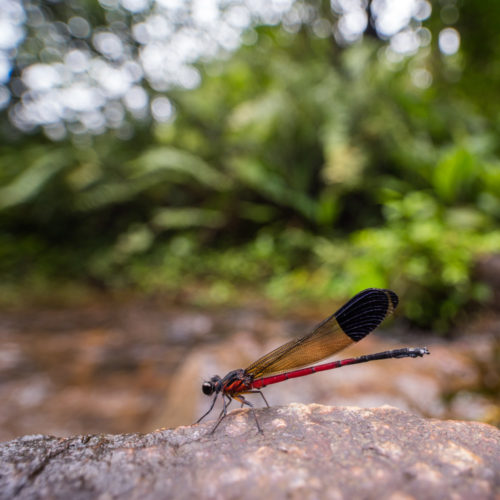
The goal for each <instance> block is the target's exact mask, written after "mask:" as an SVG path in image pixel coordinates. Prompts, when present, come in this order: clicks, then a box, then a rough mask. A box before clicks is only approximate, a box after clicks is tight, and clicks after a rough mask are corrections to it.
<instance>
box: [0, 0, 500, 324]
mask: <svg viewBox="0 0 500 500" xmlns="http://www.w3.org/2000/svg"><path fill="white" fill-rule="evenodd" d="M466 6H467V8H470V6H469V4H467V3H466ZM461 19H462V18H461ZM435 22H436V20H435V18H432V19H431V20H430V24H432V23H435ZM461 22H463V23H466V21H465V20H464V21H461ZM465 28H466V26H465V27H464V29H465ZM256 32H257V35H258V40H257V42H256V44H255V45H252V46H243V47H242V48H241V49H240V50H239V51H238V52H237V53H236V54H234V55H233V56H231V57H227V58H225V59H223V60H218V61H215V62H211V63H205V64H203V65H202V64H200V65H199V69H200V71H201V72H202V74H203V81H202V84H201V85H200V86H199V88H196V89H193V90H189V91H182V90H172V91H170V94H169V98H170V99H171V100H172V102H173V103H174V105H175V109H176V119H175V121H173V122H171V123H165V124H160V125H155V126H152V127H151V130H149V129H147V128H145V127H142V126H140V125H139V124H137V125H136V128H135V129H134V133H133V135H132V137H131V138H130V139H129V140H127V141H124V140H120V139H117V138H116V136H115V135H114V134H112V133H107V134H104V135H102V136H99V137H94V138H92V139H90V138H89V137H76V138H73V143H71V142H70V141H69V140H68V141H62V142H60V143H58V144H52V143H48V142H47V141H45V140H43V139H42V138H40V137H38V136H36V135H33V136H31V137H23V138H22V140H20V141H19V144H18V145H14V146H9V147H6V146H5V147H3V148H2V149H1V150H0V164H1V166H2V167H1V169H0V228H1V235H0V273H1V275H2V277H3V280H2V281H3V285H2V286H5V285H6V284H8V283H21V284H22V283H25V284H26V285H27V286H29V285H30V283H33V282H34V281H37V280H38V282H48V283H51V282H52V281H51V280H55V281H56V282H57V280H77V281H78V280H80V281H91V282H92V283H98V284H100V285H102V286H105V287H125V286H134V287H140V288H142V289H146V290H158V289H166V290H172V291H178V290H182V289H193V288H196V287H197V286H198V284H200V283H202V284H204V285H203V287H201V290H207V289H208V290H209V291H208V294H207V297H208V300H211V301H215V302H223V301H228V300H231V298H233V297H234V296H235V295H237V293H238V292H237V290H238V289H239V287H247V288H252V289H253V290H255V291H257V292H258V293H259V294H262V295H264V296H265V297H270V298H272V299H274V300H276V301H278V302H280V303H285V304H289V305H290V304H295V303H296V302H297V301H299V300H314V301H327V300H334V299H335V300H336V299H341V298H345V297H346V296H348V295H350V294H353V293H355V292H356V291H358V290H359V289H361V288H364V287H370V286H390V287H393V288H394V289H395V290H397V291H398V293H399V294H401V295H402V296H403V299H404V300H403V302H402V304H403V308H404V311H403V314H404V315H405V316H406V317H407V318H409V320H410V321H412V322H414V323H416V324H419V325H421V326H424V327H435V328H438V329H441V330H446V329H447V328H449V326H450V325H451V324H452V323H453V321H454V320H456V319H457V317H458V315H459V314H460V312H461V311H463V310H464V308H465V307H467V306H468V305H469V304H471V303H474V302H481V301H484V300H485V299H486V298H487V290H485V289H484V287H483V286H482V285H481V284H480V283H477V282H476V281H475V280H474V277H473V274H472V268H473V266H474V262H475V260H476V259H477V257H478V256H479V255H481V254H483V253H492V252H498V250H499V249H500V232H499V229H498V227H499V225H498V220H499V218H500V197H499V193H500V163H499V161H498V155H499V146H498V144H500V141H498V135H499V130H498V119H497V118H496V117H497V116H498V112H500V110H499V109H497V108H498V106H499V105H498V103H497V101H496V100H495V101H493V100H491V101H490V103H489V107H487V106H485V104H484V96H485V94H486V95H496V92H497V89H498V83H499V82H498V80H499V79H500V73H499V74H498V75H497V76H496V77H492V78H491V79H490V78H489V79H488V81H482V82H481V86H479V85H474V84H473V82H476V83H477V80H476V78H477V77H476V76H474V75H473V76H470V75H468V74H466V73H464V75H463V78H462V79H457V78H456V73H453V71H455V70H454V69H453V68H455V69H456V67H457V65H458V67H459V66H460V61H457V60H455V62H453V61H451V60H442V59H440V57H441V56H440V55H439V53H437V52H436V49H435V47H434V48H433V47H431V48H429V49H427V50H424V51H420V52H419V53H417V54H415V55H414V56H413V57H407V58H405V59H403V58H402V59H401V61H400V62H397V61H396V62H395V61H390V60H389V59H387V58H385V56H384V51H385V50H386V48H385V46H384V45H382V43H381V42H380V41H374V40H364V41H363V42H360V43H358V44H355V45H353V46H351V47H348V48H342V49H341V48H339V47H337V46H334V45H332V41H331V40H330V39H323V38H316V37H314V36H312V35H311V34H310V33H309V32H308V31H307V30H306V29H303V30H301V31H299V32H298V33H295V34H292V33H290V32H287V31H285V30H283V29H282V28H281V27H280V26H274V27H259V28H257V30H256ZM466 32H468V31H467V30H466V29H465V31H464V33H466ZM471 43H472V42H471V41H470V40H467V39H464V40H463V48H462V52H463V54H464V56H463V57H464V58H465V59H467V57H468V55H469V53H468V52H467V50H468V47H470V46H471V45H470V44H471ZM476 49H477V48H476V47H475V46H474V47H473V51H475V50H476ZM471 50H472V49H471ZM495 50H497V49H495ZM424 69H425V70H426V71H432V76H433V78H434V84H433V85H431V86H429V87H428V88H421V87H419V86H417V85H415V84H414V83H413V81H412V78H411V75H412V74H414V72H415V71H420V70H424ZM452 69H453V71H452ZM495 74H496V73H495ZM450 75H451V76H450ZM453 75H455V76H453ZM483 80H484V79H483ZM450 81H452V83H450ZM471 82H472V83H471ZM485 87H486V88H485ZM492 89H493V90H494V91H493V90H492ZM44 280H45V281H44Z"/></svg>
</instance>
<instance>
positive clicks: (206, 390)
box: [201, 382, 214, 396]
mask: <svg viewBox="0 0 500 500" xmlns="http://www.w3.org/2000/svg"><path fill="white" fill-rule="evenodd" d="M201 390H202V391H203V394H206V395H207V396H210V395H211V394H213V392H214V385H213V384H212V382H203V385H202V386H201Z"/></svg>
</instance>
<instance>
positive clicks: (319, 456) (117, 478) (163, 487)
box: [0, 404, 500, 500]
mask: <svg viewBox="0 0 500 500" xmlns="http://www.w3.org/2000/svg"><path fill="white" fill-rule="evenodd" d="M257 415H258V418H259V421H260V423H261V425H262V426H263V428H264V434H259V433H258V432H257V431H256V427H255V422H254V420H253V418H252V415H251V413H249V412H248V411H247V410H236V411H233V412H232V413H231V414H230V415H229V416H228V418H226V419H225V420H224V421H223V422H222V424H221V425H220V427H219V428H218V429H217V431H216V432H215V433H214V434H210V430H211V428H212V426H213V422H207V423H203V424H200V425H193V426H189V427H179V428H177V429H173V430H158V431H155V432H152V433H150V434H146V435H142V434H128V435H93V436H77V437H71V438H56V437H50V436H42V435H39V436H25V437H22V438H18V439H15V440H13V441H9V442H6V443H2V444H0V498H2V499H10V498H20V499H38V498H44V499H45V498H54V499H70V498H71V499H96V498H99V499H102V500H104V499H113V498H119V499H141V500H146V499H163V498H175V499H184V498H185V499H188V498H189V499H192V498H206V499H209V498H210V499H211V498H214V499H215V498H224V499H225V498H243V499H245V498H248V499H252V498H259V499H262V498H272V499H280V498H301V499H302V498H311V499H312V498H314V499H316V498H318V499H323V498H325V499H344V498H345V499H353V498H367V499H368V498H389V499H393V500H396V499H398V500H399V499H411V498H415V499H426V500H429V499H442V498H453V499H472V498H473V499H475V500H481V499H494V498H498V495H500V431H499V430H498V429H496V428H494V427H492V426H489V425H486V424H480V423H474V422H459V421H441V420H427V419H423V418H420V417H417V416H415V415H412V414H410V413H407V412H404V411H401V410H397V409H395V408H392V407H382V408H376V409H361V408H356V407H329V406H321V405H315V404H312V405H298V404H292V405H289V406H286V407H275V408H270V409H262V410H257Z"/></svg>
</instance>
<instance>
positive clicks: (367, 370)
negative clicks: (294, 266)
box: [0, 299, 500, 441]
mask: <svg viewBox="0 0 500 500" xmlns="http://www.w3.org/2000/svg"><path fill="white" fill-rule="evenodd" d="M313 316H314V313H313V312H310V313H309V314H304V313H301V314H300V315H297V316H296V317H288V318H285V317H277V316H271V315H270V314H269V313H267V312H265V311H263V310H260V309H258V308H246V309H242V308H240V309H224V310H222V309H219V310H210V311H207V310H201V309H196V308H193V307H180V306H171V305H164V304H161V303H159V301H157V300H156V301H155V300H138V299H134V300H124V301H121V302H118V303H117V302H115V301H109V302H107V301H97V302H96V303H93V304H91V305H86V306H80V307H77V308H62V309H55V308H47V307H45V308H31V309H30V310H27V311H23V312H19V311H17V312H16V311H3V312H0V398H1V401H2V405H1V407H0V440H2V441H4V440H9V439H12V438H14V437H16V436H20V435H25V434H39V433H44V434H53V435H57V436H68V435H72V434H89V433H119V432H137V431H142V432H147V431H150V430H153V429H155V428H159V427H170V426H176V425H188V424H191V423H192V422H194V421H195V420H196V419H197V418H198V416H200V415H201V414H202V412H203V411H204V410H205V409H206V408H207V407H208V403H209V398H207V397H206V396H204V395H203V394H202V393H201V389H200V387H201V383H202V381H203V380H204V379H208V378H209V377H210V376H212V375H214V374H215V373H217V374H219V375H221V376H223V375H225V373H226V372H227V371H229V370H231V369H234V368H244V367H245V366H247V365H248V364H249V363H250V362H251V361H253V360H255V359H256V358H257V357H258V356H260V355H261V354H264V353H265V352H266V351H268V350H270V349H272V348H274V347H276V346H278V345H280V343H282V342H284V341H286V340H288V339H290V338H293V337H295V336H298V335H302V334H304V333H306V332H307V331H309V330H310V329H311V328H312V327H313V326H314V325H315V323H317V322H318V321H320V320H321V319H322V317H316V316H314V317H313ZM459 333H460V334H459V335H458V336H457V337H455V339H454V340H449V341H444V340H443V339H441V338H439V337H435V338H434V337H432V336H431V335H430V334H429V333H427V334H426V335H425V336H423V335H420V336H418V335H416V334H412V333H411V332H405V331H402V330H401V329H398V327H397V322H396V323H394V325H392V327H391V328H390V329H389V330H384V329H383V328H380V329H379V330H378V331H377V332H376V333H375V334H372V335H371V336H369V337H368V338H366V339H364V340H363V341H362V342H361V343H359V344H357V345H356V346H354V347H352V348H350V349H348V350H346V351H345V352H344V353H342V356H341V357H349V356H351V355H359V354H363V353H370V352H377V351H381V350H385V349H391V348H395V347H402V346H419V347H420V346H427V347H428V348H429V349H430V351H431V356H427V357H426V358H424V359H416V360H413V359H406V360H388V361H381V362H373V363H369V364H366V365H359V366H352V367H345V368H343V369H342V370H333V371H330V372H324V373H321V374H316V375H312V376H309V377H304V378H301V379H295V380H293V381H288V382H284V383H282V384H277V385H275V386H270V387H268V388H266V389H265V393H266V397H267V399H268V401H269V403H270V404H271V405H283V404H287V403H291V402H293V401H297V402H302V403H312V402H316V403H322V404H330V405H343V406H345V405H356V406H363V407H371V406H381V405H384V404H389V405H393V406H396V407H399V408H402V409H407V410H410V411H412V412H414V413H418V414H420V415H424V416H427V417H436V418H453V419H473V420H479V421H485V422H489V423H493V424H497V425H498V423H499V422H500V406H499V398H500V316H498V315H493V314H486V313H485V314H484V315H483V316H482V317H481V318H480V319H478V320H476V321H475V322H474V324H469V325H467V326H466V327H465V328H464V329H463V331H461V332H459ZM419 337H420V338H419ZM344 354H345V355H344ZM256 404H257V405H260V401H257V400H256ZM236 407H237V405H233V408H236ZM216 414H217V413H216V412H215V413H214V415H213V417H212V418H215V416H216Z"/></svg>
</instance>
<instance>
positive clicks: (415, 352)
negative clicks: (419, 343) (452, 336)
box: [410, 347, 430, 358]
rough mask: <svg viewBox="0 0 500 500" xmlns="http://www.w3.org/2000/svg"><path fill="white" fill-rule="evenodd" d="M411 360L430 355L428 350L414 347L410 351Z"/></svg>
mask: <svg viewBox="0 0 500 500" xmlns="http://www.w3.org/2000/svg"><path fill="white" fill-rule="evenodd" d="M410 352H411V354H410V355H411V357H412V358H422V357H423V356H424V355H425V354H430V351H429V349H427V347H414V348H413V349H410Z"/></svg>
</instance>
